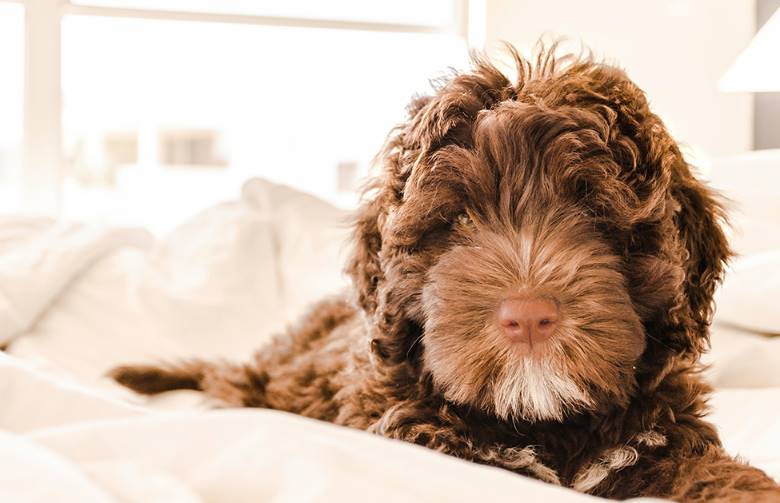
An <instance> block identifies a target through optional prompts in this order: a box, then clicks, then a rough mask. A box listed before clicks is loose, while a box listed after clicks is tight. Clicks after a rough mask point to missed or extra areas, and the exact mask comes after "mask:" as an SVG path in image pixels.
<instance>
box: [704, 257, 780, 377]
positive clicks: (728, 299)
mask: <svg viewBox="0 0 780 503" xmlns="http://www.w3.org/2000/svg"><path fill="white" fill-rule="evenodd" d="M778 299H780V249H777V250H770V251H766V252H763V253H757V254H754V255H750V256H747V257H742V258H738V259H736V260H735V261H734V263H733V264H732V265H731V267H729V270H728V271H727V272H726V278H725V280H724V282H723V285H722V286H721V287H720V289H719V290H718V292H716V296H715V301H716V305H717V311H716V316H715V319H716V321H718V322H720V323H725V324H728V325H732V326H735V327H739V328H741V329H743V330H747V331H751V332H756V333H761V334H774V335H780V305H779V304H778ZM778 363H780V362H778Z"/></svg>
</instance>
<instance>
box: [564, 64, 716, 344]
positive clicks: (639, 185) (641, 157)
mask: <svg viewBox="0 0 780 503" xmlns="http://www.w3.org/2000/svg"><path fill="white" fill-rule="evenodd" d="M574 74H575V75H578V78H582V76H583V75H584V76H585V77H584V80H585V81H584V82H583V81H579V82H575V84H576V87H577V88H578V90H574V89H573V88H572V90H573V92H572V93H571V94H569V95H568V99H574V100H575V101H576V102H578V103H579V104H583V103H585V104H586V106H590V107H591V109H592V110H593V111H595V112H596V113H600V114H602V115H603V116H604V119H605V121H606V122H608V123H609V124H610V129H611V131H610V133H609V135H610V138H609V143H610V149H611V150H612V151H613V152H617V153H618V157H619V158H618V159H616V160H618V161H619V162H621V164H623V165H624V169H625V176H626V181H627V182H628V183H630V184H632V185H633V186H634V190H635V192H636V194H637V197H638V204H639V205H640V206H641V205H643V206H644V208H643V209H642V210H641V211H637V212H636V213H635V214H636V215H641V216H642V219H643V220H644V222H643V225H645V226H646V227H645V230H647V228H651V227H654V228H655V229H656V232H657V233H659V234H663V235H660V236H659V237H658V239H657V240H658V241H660V242H663V243H671V245H670V247H671V248H670V249H667V250H665V252H666V255H667V258H668V259H669V260H673V261H674V262H676V263H677V264H679V266H680V267H681V268H682V272H683V276H684V277H683V278H682V281H681V285H680V287H679V289H681V290H682V292H681V293H682V295H678V296H677V299H676V300H675V304H676V305H674V306H670V307H668V309H667V313H666V318H667V319H666V322H665V323H664V324H665V325H667V326H666V327H665V328H664V331H665V333H666V335H667V337H668V340H667V341H666V345H668V346H670V347H671V348H672V349H673V350H674V351H675V352H676V353H678V354H689V355H692V356H698V354H699V353H700V352H701V350H702V349H704V348H705V347H706V345H707V344H708V326H709V324H710V322H711V318H712V314H713V310H714V306H713V294H714V291H715V289H716V288H717V286H718V284H719V283H720V281H721V279H722V277H723V272H724V268H725V265H726V262H727V261H728V259H729V258H730V256H731V251H730V248H729V245H728V241H727V239H726V236H725V234H724V232H723V228H722V225H723V224H724V223H725V222H726V218H725V212H724V210H723V208H722V206H721V205H720V203H719V201H718V198H717V196H716V194H715V193H714V192H713V191H712V190H711V189H709V188H708V187H707V186H706V185H705V184H703V183H702V182H701V181H699V180H698V179H697V178H696V177H694V176H693V174H692V173H691V169H690V167H689V165H688V163H687V162H686V161H685V159H684V157H683V155H682V153H681V151H680V149H679V147H678V145H677V142H675V140H674V139H673V138H672V136H671V135H670V134H669V132H668V131H667V129H666V127H665V126H664V124H663V122H662V121H661V119H660V118H658V116H656V115H655V114H653V113H652V112H651V111H650V108H649V105H648V103H647V100H646V98H645V95H644V92H643V91H642V90H641V89H639V87H637V86H636V84H634V83H633V82H632V81H631V80H630V79H628V77H627V76H626V75H625V73H624V72H623V71H622V70H619V69H617V68H613V67H610V66H606V65H590V69H589V70H586V71H583V68H582V67H580V68H578V69H577V70H576V71H575V72H574ZM565 101H567V100H566V99H564V102H565ZM621 156H622V158H620V157H621ZM667 231H669V232H672V233H675V234H676V236H668V235H666V234H664V233H665V232H667ZM661 251H662V252H663V251H664V250H661ZM670 272H671V270H670ZM671 277H672V275H671V274H670V275H669V276H668V278H669V281H670V282H671V281H672V280H671ZM670 327H679V330H670Z"/></svg>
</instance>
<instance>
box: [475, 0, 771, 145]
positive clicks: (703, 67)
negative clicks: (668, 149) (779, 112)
mask: <svg viewBox="0 0 780 503" xmlns="http://www.w3.org/2000/svg"><path fill="white" fill-rule="evenodd" d="M485 5H486V16H485V18H486V20H485V22H486V28H485V44H486V48H487V49H488V51H489V52H490V53H492V54H494V55H495V54H497V53H500V49H499V47H500V42H501V41H502V40H505V41H508V42H511V43H513V44H515V45H516V46H518V47H519V48H521V49H523V50H527V49H528V48H530V47H531V46H532V45H533V44H534V42H535V41H536V40H537V39H538V38H539V37H540V36H541V35H548V36H552V37H555V36H566V37H567V38H569V39H570V40H573V41H575V42H580V41H582V42H583V43H585V44H586V45H587V46H588V47H590V48H591V49H593V50H594V52H595V53H596V54H597V56H601V57H606V58H607V59H608V60H609V61H610V62H613V63H614V62H617V63H618V64H619V65H620V66H622V67H623V68H625V69H626V70H627V72H628V73H629V75H630V76H631V77H632V78H633V79H634V80H635V81H636V82H637V83H638V84H639V85H640V87H642V88H643V89H644V90H645V91H646V92H647V94H648V96H649V98H650V101H651V104H652V106H653V109H654V110H655V112H656V113H658V114H659V115H660V116H661V118H662V119H663V120H664V121H665V122H666V124H667V126H668V127H669V128H670V130H671V131H672V134H673V135H674V136H675V138H676V139H677V140H678V141H680V142H681V143H682V144H683V148H684V150H685V151H686V154H688V155H689V156H691V157H693V158H694V159H697V158H698V159H706V158H710V157H713V156H721V155H728V154H734V153H738V152H743V151H746V150H750V149H751V148H752V146H753V101H752V100H753V97H752V96H751V95H749V94H725V93H721V92H719V91H718V89H717V82H718V79H720V77H721V76H722V75H723V73H724V72H725V71H726V69H727V68H728V66H729V64H730V63H731V62H732V61H734V59H735V58H736V57H737V55H738V54H739V52H740V51H741V50H742V49H743V48H744V47H746V46H747V44H748V42H749V41H750V39H751V37H752V35H753V33H754V30H755V12H756V10H755V3H754V2H752V1H750V2H749V1H747V0H737V1H735V0H660V1H653V2H650V1H644V2H635V1H626V0H592V1H587V2H584V1H578V0H552V1H547V2H544V1H539V0H534V1H531V0H486V4H485Z"/></svg>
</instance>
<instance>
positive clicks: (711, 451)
mask: <svg viewBox="0 0 780 503" xmlns="http://www.w3.org/2000/svg"><path fill="white" fill-rule="evenodd" d="M575 487H576V484H575ZM587 492H588V493H590V494H593V495H596V496H602V497H607V498H615V499H624V498H628V497H636V496H650V497H660V498H669V499H672V500H674V501H679V502H682V503H704V502H711V501H714V502H736V501H745V502H748V501H749V502H775V503H777V502H780V487H778V485H777V483H776V482H774V481H773V480H772V479H771V478H770V477H769V476H767V475H766V474H765V473H764V472H762V471H761V470H759V469H758V468H754V467H752V466H749V465H747V464H745V463H742V462H740V461H739V460H735V459H734V458H732V457H730V456H729V455H728V454H726V452H725V451H723V449H722V448H721V447H720V446H715V445H712V446H710V447H707V448H705V449H704V452H701V453H699V454H695V455H694V454H693V453H689V454H685V453H678V454H674V453H667V454H665V455H660V456H658V457H656V456H653V455H652V454H651V453H645V454H640V455H639V458H638V460H637V463H636V465H634V466H630V467H627V468H624V469H622V470H621V469H617V470H614V471H606V470H605V471H604V473H603V476H602V477H601V480H600V481H599V482H598V483H597V484H596V485H594V486H593V487H592V489H590V490H588V491H587Z"/></svg>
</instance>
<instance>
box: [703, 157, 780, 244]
mask: <svg viewBox="0 0 780 503" xmlns="http://www.w3.org/2000/svg"><path fill="white" fill-rule="evenodd" d="M709 178H710V182H711V184H712V186H713V188H715V189H717V190H718V191H719V192H720V193H721V194H722V195H723V196H725V197H726V198H727V209H728V212H729V219H730V222H731V228H730V229H729V232H730V238H731V239H730V241H731V245H732V247H733V249H734V250H735V251H736V252H737V253H738V254H739V255H742V256H747V255H750V254H753V253H758V252H762V251H766V250H770V249H780V190H779V189H778V187H780V149H778V150H761V151H755V152H748V153H745V154H740V155H736V156H732V157H727V158H721V159H716V160H715V161H713V162H712V165H711V167H710V169H709Z"/></svg>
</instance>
